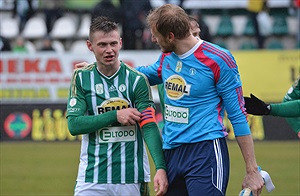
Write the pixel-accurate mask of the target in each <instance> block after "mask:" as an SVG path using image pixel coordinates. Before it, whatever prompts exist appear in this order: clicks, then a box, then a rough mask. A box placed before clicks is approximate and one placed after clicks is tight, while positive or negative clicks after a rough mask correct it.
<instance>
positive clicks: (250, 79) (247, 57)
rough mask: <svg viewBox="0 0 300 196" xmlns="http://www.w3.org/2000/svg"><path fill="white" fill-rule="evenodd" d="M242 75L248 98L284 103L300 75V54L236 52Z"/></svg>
mask: <svg viewBox="0 0 300 196" xmlns="http://www.w3.org/2000/svg"><path fill="white" fill-rule="evenodd" d="M232 54H233V56H234V57H235V60H236V62H237V65H238V67H239V72H240V75H241V80H242V83H243V92H244V96H249V95H250V93H253V94H254V95H256V96H258V97H259V98H261V99H263V100H265V101H267V102H281V101H282V99H283V97H284V95H285V94H286V92H287V90H288V89H289V88H290V86H291V85H292V84H293V82H294V80H296V78H297V77H298V76H299V75H300V50H278V51H277V50H274V51H271V50H261V51H235V52H232Z"/></svg>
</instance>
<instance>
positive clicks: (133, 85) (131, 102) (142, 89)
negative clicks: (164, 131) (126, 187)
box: [67, 63, 154, 183]
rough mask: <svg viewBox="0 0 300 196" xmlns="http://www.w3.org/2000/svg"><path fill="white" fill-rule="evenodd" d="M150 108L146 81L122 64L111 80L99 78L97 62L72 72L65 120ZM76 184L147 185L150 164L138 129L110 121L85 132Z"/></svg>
mask: <svg viewBox="0 0 300 196" xmlns="http://www.w3.org/2000/svg"><path fill="white" fill-rule="evenodd" d="M149 106H152V107H154V103H153V100H152V94H151V90H150V86H149V83H148V80H147V79H146V78H145V76H144V75H143V74H141V73H140V72H137V71H136V70H134V69H133V68H131V67H130V66H128V65H126V64H124V63H121V66H120V69H119V70H118V71H117V72H116V73H115V74H114V75H113V76H111V77H107V76H105V75H103V74H101V73H100V72H99V71H98V69H97V65H96V63H94V64H91V65H89V66H88V67H86V68H83V69H78V70H75V71H74V75H73V80H72V84H71V87H70V96H69V102H68V110H67V117H68V116H83V115H101V114H103V113H105V112H109V111H112V110H119V109H124V108H128V107H132V108H137V109H138V110H139V111H143V110H144V109H146V108H147V107H149ZM103 120H105V119H103ZM77 181H84V182H94V183H140V182H150V168H149V161H148V156H147V151H146V148H145V144H144V140H143V133H142V131H141V128H140V127H139V125H136V126H122V125H120V124H119V123H114V124H113V125H111V126H107V127H104V128H102V129H100V130H96V131H95V132H93V133H89V134H84V135H83V136H82V143H81V153H80V164H79V171H78V176H77Z"/></svg>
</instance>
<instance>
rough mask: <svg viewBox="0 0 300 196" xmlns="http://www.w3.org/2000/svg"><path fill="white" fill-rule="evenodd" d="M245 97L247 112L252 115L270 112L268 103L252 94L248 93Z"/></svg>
mask: <svg viewBox="0 0 300 196" xmlns="http://www.w3.org/2000/svg"><path fill="white" fill-rule="evenodd" d="M244 99H245V108H246V112H247V113H248V114H254V115H268V114H270V110H271V107H270V105H269V104H266V103H265V102H263V101H262V100H260V99H259V98H257V97H256V96H254V95H253V94H250V97H244Z"/></svg>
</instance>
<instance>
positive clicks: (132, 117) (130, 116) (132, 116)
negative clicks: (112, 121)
mask: <svg viewBox="0 0 300 196" xmlns="http://www.w3.org/2000/svg"><path fill="white" fill-rule="evenodd" d="M140 117H141V113H140V112H139V111H138V110H137V109H136V108H126V109H122V110H118V111H117V119H118V122H119V123H121V124H122V125H135V124H136V121H139V120H140Z"/></svg>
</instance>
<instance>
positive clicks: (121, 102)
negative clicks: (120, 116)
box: [96, 97, 130, 114]
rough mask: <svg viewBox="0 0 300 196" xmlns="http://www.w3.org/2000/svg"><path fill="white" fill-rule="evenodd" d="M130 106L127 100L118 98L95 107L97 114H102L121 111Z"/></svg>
mask: <svg viewBox="0 0 300 196" xmlns="http://www.w3.org/2000/svg"><path fill="white" fill-rule="evenodd" d="M129 107H130V104H129V102H128V101H127V100H125V99H123V98H120V97H113V98H109V99H108V100H105V101H103V102H102V104H101V105H100V106H97V108H96V109H97V113H98V114H103V113H105V112H109V111H112V110H121V109H126V108H129Z"/></svg>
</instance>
